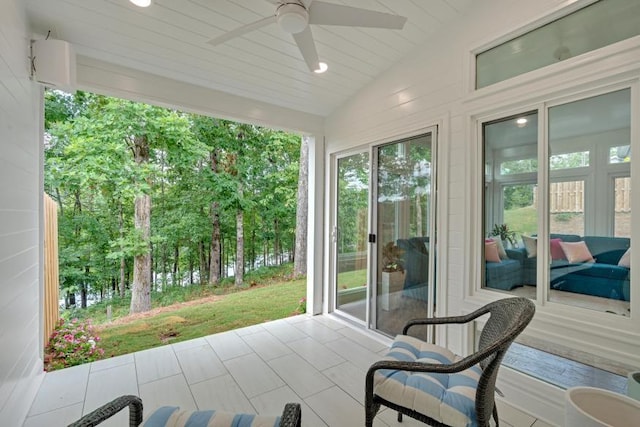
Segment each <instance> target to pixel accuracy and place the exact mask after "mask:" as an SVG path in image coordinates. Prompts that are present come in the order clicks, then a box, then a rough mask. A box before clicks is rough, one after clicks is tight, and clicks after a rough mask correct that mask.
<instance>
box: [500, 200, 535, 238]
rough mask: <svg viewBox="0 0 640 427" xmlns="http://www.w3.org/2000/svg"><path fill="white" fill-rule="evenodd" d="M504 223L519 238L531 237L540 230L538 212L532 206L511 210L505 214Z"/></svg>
mask: <svg viewBox="0 0 640 427" xmlns="http://www.w3.org/2000/svg"><path fill="white" fill-rule="evenodd" d="M504 222H505V224H507V225H508V226H509V229H510V230H513V231H515V232H516V233H517V234H518V236H520V235H521V234H526V235H528V236H530V235H531V234H534V233H536V230H537V229H538V212H537V211H536V210H535V208H534V207H532V206H527V207H525V208H518V209H511V210H508V211H505V212H504Z"/></svg>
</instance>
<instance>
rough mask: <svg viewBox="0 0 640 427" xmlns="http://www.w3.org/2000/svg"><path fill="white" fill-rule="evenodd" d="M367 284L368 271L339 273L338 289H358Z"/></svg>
mask: <svg viewBox="0 0 640 427" xmlns="http://www.w3.org/2000/svg"><path fill="white" fill-rule="evenodd" d="M366 284H367V269H366V268H365V269H362V270H354V271H345V272H344V273H338V289H351V288H357V287H360V286H362V285H366Z"/></svg>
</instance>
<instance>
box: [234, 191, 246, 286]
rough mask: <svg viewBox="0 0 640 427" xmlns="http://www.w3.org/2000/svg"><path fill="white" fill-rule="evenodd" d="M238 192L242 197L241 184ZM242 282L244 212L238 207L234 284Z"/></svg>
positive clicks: (237, 284) (238, 284)
mask: <svg viewBox="0 0 640 427" xmlns="http://www.w3.org/2000/svg"><path fill="white" fill-rule="evenodd" d="M238 187H239V188H238V193H239V194H240V199H242V186H238ZM242 282H244V212H243V211H242V208H240V207H239V208H238V211H237V213H236V276H235V285H236V286H240V285H242Z"/></svg>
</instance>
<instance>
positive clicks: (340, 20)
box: [309, 0, 407, 30]
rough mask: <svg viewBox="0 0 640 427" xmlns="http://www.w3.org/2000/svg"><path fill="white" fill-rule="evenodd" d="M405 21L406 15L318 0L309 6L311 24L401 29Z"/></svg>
mask: <svg viewBox="0 0 640 427" xmlns="http://www.w3.org/2000/svg"><path fill="white" fill-rule="evenodd" d="M405 22H407V18H406V17H404V16H400V15H392V14H390V13H383V12H376V11H373V10H368V9H360V8H357V7H351V6H343V5H340V4H332V3H325V2H323V1H317V0H316V1H314V2H313V3H312V4H311V7H310V8H309V24H318V25H342V26H347V27H369V28H388V29H392V30H401V29H402V27H404V24H405Z"/></svg>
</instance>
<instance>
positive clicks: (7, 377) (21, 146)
mask: <svg viewBox="0 0 640 427" xmlns="http://www.w3.org/2000/svg"><path fill="white" fill-rule="evenodd" d="M0 11H2V12H1V13H0V342H1V343H2V351H0V425H2V426H19V425H21V424H22V420H23V419H24V417H25V415H26V413H27V411H28V410H29V406H30V405H31V401H32V399H33V396H34V395H35V392H36V390H37V386H38V385H39V382H40V381H41V378H42V375H41V373H42V361H41V339H40V333H39V331H40V292H41V289H40V280H39V278H40V275H41V273H40V265H41V263H40V247H39V241H40V214H39V207H40V203H41V199H42V191H41V185H40V158H41V155H40V146H39V140H40V137H39V133H40V131H39V129H40V113H39V111H40V90H39V87H38V86H37V85H35V84H33V83H32V82H31V81H30V80H29V76H28V70H29V61H28V55H29V35H28V32H27V24H26V18H25V15H24V11H23V5H22V4H21V2H20V1H19V0H0Z"/></svg>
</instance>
